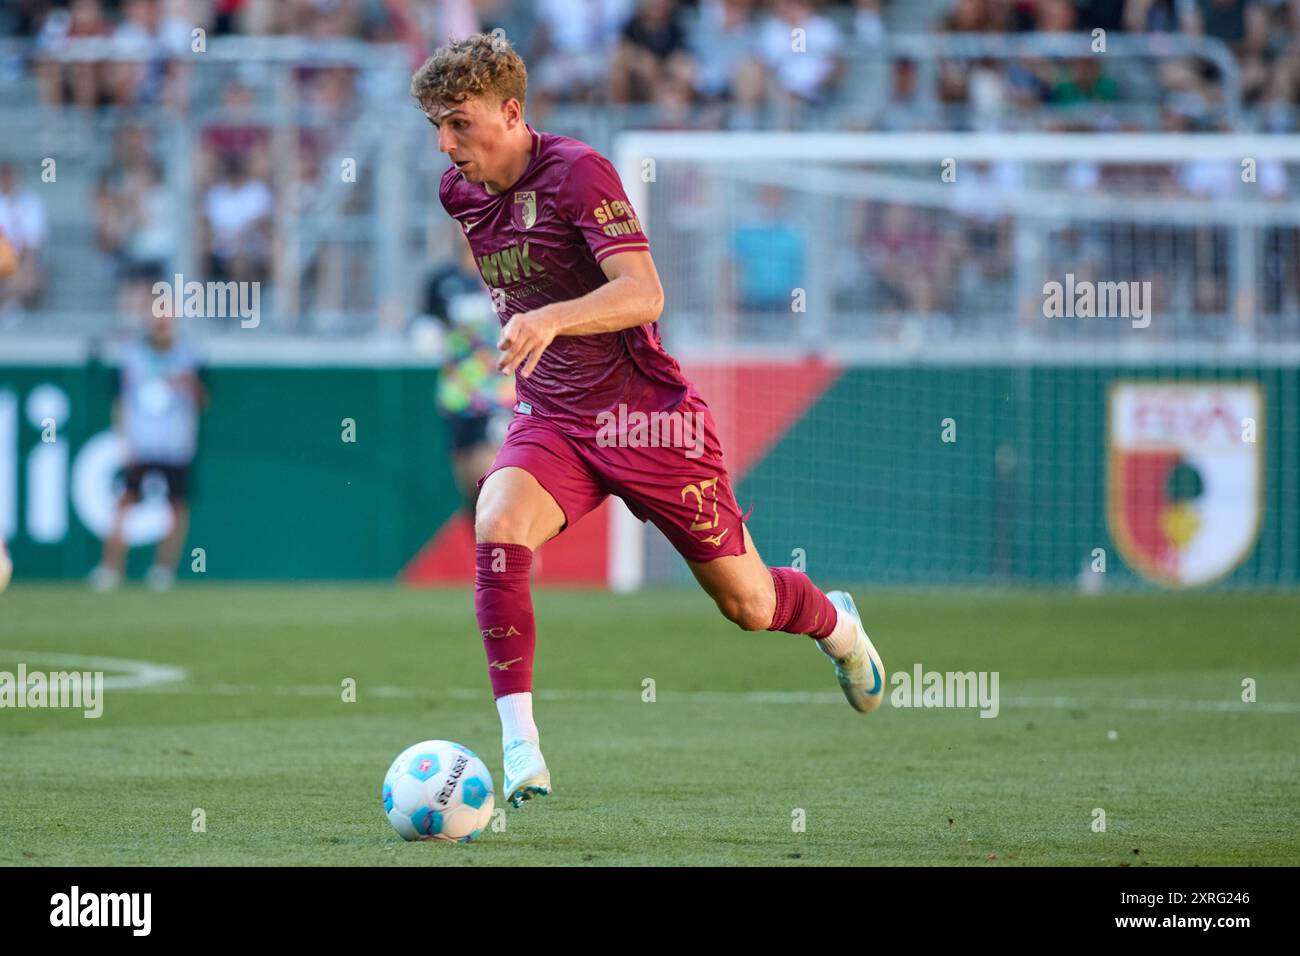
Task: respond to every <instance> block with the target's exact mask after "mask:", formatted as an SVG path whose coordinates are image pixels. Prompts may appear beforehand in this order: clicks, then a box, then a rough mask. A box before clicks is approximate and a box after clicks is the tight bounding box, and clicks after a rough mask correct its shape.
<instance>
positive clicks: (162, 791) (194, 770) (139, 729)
mask: <svg viewBox="0 0 1300 956" xmlns="http://www.w3.org/2000/svg"><path fill="white" fill-rule="evenodd" d="M856 597H857V600H858V605H859V607H860V609H861V610H862V612H863V614H864V615H865V617H866V621H867V624H868V629H869V630H870V632H871V634H872V637H873V639H874V640H875V642H876V644H877V646H878V647H879V648H880V650H881V653H882V654H883V656H884V659H885V663H886V665H887V667H888V668H889V670H890V671H891V672H896V671H900V670H911V668H912V666H913V664H915V663H917V662H919V663H921V664H922V665H923V666H924V668H925V669H927V670H937V671H966V670H976V671H997V672H998V673H999V675H1000V687H999V689H1000V694H1001V711H1000V713H999V715H998V716H997V717H996V718H994V719H986V718H981V717H979V716H978V713H977V711H975V710H972V709H967V710H955V709H953V710H925V709H921V710H916V709H901V708H895V707H893V706H891V704H890V703H889V702H888V701H887V702H886V704H885V705H884V706H883V707H882V708H881V710H880V711H878V712H877V713H875V714H873V715H871V716H868V717H863V716H861V715H858V714H855V713H854V712H853V711H851V710H850V709H849V707H848V706H847V705H846V704H845V703H844V701H843V699H842V697H841V696H840V693H839V689H838V687H837V686H836V684H835V681H834V677H833V675H832V672H831V668H830V664H829V662H828V661H827V660H826V659H825V658H824V657H822V655H820V654H818V653H817V652H816V651H815V649H814V648H812V647H811V646H810V642H809V641H808V639H807V638H802V637H795V636H792V635H785V634H773V633H765V632H763V633H756V634H745V633H743V632H741V631H739V630H738V629H736V628H735V627H734V626H732V625H731V624H729V623H727V622H726V621H724V620H723V619H722V618H721V617H719V616H718V614H717V613H716V611H715V610H714V608H713V606H712V604H711V603H710V602H709V601H708V600H707V598H705V597H704V596H703V594H700V593H698V592H694V591H655V592H647V593H643V594H639V595H636V596H632V597H618V596H614V595H608V594H603V593H585V592H564V591H547V592H541V593H539V594H537V595H536V607H537V618H538V622H539V631H540V633H539V641H538V662H537V669H536V681H537V688H538V698H539V699H538V704H537V716H538V722H539V725H540V727H541V730H542V744H543V748H544V750H545V753H546V756H547V760H548V762H549V763H550V766H551V770H552V774H553V777H554V783H555V788H556V789H555V793H554V794H553V795H552V796H551V797H548V798H546V799H543V800H540V801H535V802H532V803H529V804H526V805H525V806H524V807H523V808H522V809H520V810H513V809H507V810H506V812H505V814H504V820H505V822H506V825H505V828H504V830H501V831H498V832H492V831H491V830H489V831H487V832H485V833H484V836H483V839H482V840H481V841H480V842H478V843H476V844H470V845H448V844H428V843H425V844H420V843H414V844H406V843H403V842H402V841H401V840H400V839H399V838H398V837H397V835H396V834H395V833H394V832H393V831H392V829H391V828H390V827H389V825H388V823H387V822H386V821H385V819H384V817H383V813H382V810H381V807H380V783H381V781H382V778H383V775H384V771H385V770H386V768H387V766H388V763H389V762H390V761H391V759H392V757H393V756H394V755H395V754H396V753H397V752H398V751H400V750H401V749H402V748H404V747H406V746H407V745H409V744H411V743H414V742H416V741H418V740H422V739H425V738H430V737H444V738H448V739H452V740H456V741H459V742H461V743H464V744H466V745H467V746H469V747H471V748H473V749H474V750H476V751H477V752H478V753H479V755H480V756H482V757H483V758H484V759H485V761H486V762H487V764H488V766H489V769H490V770H491V771H492V775H493V779H494V782H495V784H496V786H497V787H498V788H499V787H500V785H501V766H500V760H501V749H500V739H499V728H498V724H497V718H496V712H495V709H494V707H493V706H492V701H491V695H490V693H489V690H488V684H487V677H486V674H485V668H484V660H483V650H482V646H481V643H480V641H479V639H478V637H477V633H476V627H475V624H474V620H473V602H472V598H471V596H470V594H469V593H468V592H467V591H409V590H401V589H398V588H396V587H382V586H373V587H372V586H323V587H272V586H257V587H234V586H219V585H213V586H209V587H194V586H189V587H180V588H178V589H177V590H175V591H173V592H171V593H168V594H163V595H154V594H151V593H147V592H144V591H142V590H139V589H134V588H128V589H126V590H124V591H121V592H118V593H115V594H111V595H95V594H91V593H88V592H87V591H85V590H83V589H80V588H76V587H60V586H40V585H32V584H23V583H19V584H18V585H16V586H14V587H13V588H11V590H10V591H9V593H7V594H4V595H2V596H0V670H7V671H14V670H16V667H17V664H18V663H19V662H20V661H21V662H24V663H26V665H27V667H28V669H29V670H46V671H50V670H60V669H66V668H67V667H68V666H69V663H70V662H71V661H72V660H75V658H72V659H70V658H68V657H66V656H63V657H57V656H53V655H79V656H84V657H98V658H117V659H126V660H130V661H139V662H149V663H150V664H153V665H165V666H167V667H171V668H179V669H181V670H183V672H184V677H183V680H181V681H179V682H171V683H160V684H151V685H146V686H144V687H138V688H133V689H127V688H119V689H112V688H110V689H108V690H107V691H106V694H105V702H104V714H103V716H102V717H101V718H100V719H98V720H88V719H85V718H84V717H83V716H82V715H81V713H80V712H76V711H67V710H13V709H3V710H0V864H6V865H15V864H16V865H44V864H51V865H53V864H62V865H86V864H110V865H122V864H125V865H132V864H163V865H187V864H217V865H227V864H305V865H346V864H402V865H413V866H450V865H475V866H480V865H481V866H487V865H496V864H579V865H580V864H596V865H619V864H632V865H641V864H780V865H785V864H789V865H819V864H959V865H960V864H969V865H976V866H1000V865H1025V864H1078V865H1098V866H1119V865H1125V864H1127V865H1134V866H1141V865H1146V864H1151V865H1161V864H1165V865H1169V864H1174V865H1189V864H1241V865H1247V864H1254V865H1278V864H1291V865H1294V864H1297V863H1300V824H1298V823H1297V817H1296V810H1295V808H1296V807H1297V806H1298V805H1300V653H1297V650H1298V649H1300V645H1298V644H1297V641H1298V640H1300V634H1297V621H1300V596H1295V595H1278V594H1271V595H1270V594H1265V595H1244V594H1208V595H1190V596H1189V595H1162V594H1151V595H1126V596H1116V595H1105V596H1097V597H1081V596H1079V597H1076V596H1062V595H1044V594H1021V593H1006V594H989V593H982V592H970V593H965V592H937V593H923V592H917V593H899V592H888V593H882V592H875V591H872V590H868V589H859V590H858V591H857V593H856ZM42 654H45V655H51V656H50V657H48V658H47V659H45V660H43V659H42ZM89 669H93V668H89ZM109 676H113V675H112V672H111V671H110V675H109ZM345 678H352V679H354V680H355V681H356V682H357V700H356V702H354V703H348V702H344V701H343V699H342V696H343V695H342V682H343V681H344V679H345ZM647 678H648V679H652V680H653V681H654V691H655V700H654V701H653V702H647V701H645V700H643V696H645V691H644V690H643V687H644V686H645V685H644V684H643V682H644V681H645V680H646V679H647ZM1245 678H1253V679H1254V680H1255V681H1256V682H1257V687H1258V701H1257V702H1256V703H1254V704H1250V703H1243V702H1242V701H1241V686H1242V681H1243V679H1245ZM1112 731H1113V732H1114V733H1113V734H1112V733H1111V732H1112ZM499 796H500V795H499V793H498V798H499ZM500 804H501V801H500V800H499V799H498V806H500ZM1097 808H1100V809H1102V810H1104V811H1105V815H1106V816H1105V821H1106V829H1105V832H1095V831H1094V828H1093V827H1094V819H1095V817H1094V810H1095V809H1097ZM196 809H202V811H203V813H204V815H205V820H206V831H205V832H194V831H193V827H192V821H193V819H194V818H193V813H194V811H195V810H196ZM800 811H802V812H800ZM800 819H802V820H803V822H804V826H803V828H802V831H801V832H800V830H799V828H798V826H797V823H798V822H799V820H800Z"/></svg>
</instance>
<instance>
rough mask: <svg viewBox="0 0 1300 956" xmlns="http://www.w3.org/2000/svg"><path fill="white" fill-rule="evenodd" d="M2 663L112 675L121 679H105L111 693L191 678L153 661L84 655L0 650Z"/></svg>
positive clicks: (141, 688)
mask: <svg viewBox="0 0 1300 956" xmlns="http://www.w3.org/2000/svg"><path fill="white" fill-rule="evenodd" d="M0 661H15V662H18V661H21V662H22V663H23V664H25V665H27V666H28V667H30V666H31V664H32V662H36V663H40V664H53V665H54V666H55V667H64V668H68V669H70V670H77V671H109V672H114V674H115V675H116V673H117V672H125V673H121V674H120V676H105V677H104V688H105V689H110V688H111V689H112V690H145V689H149V688H154V687H161V686H163V685H167V684H176V683H179V682H181V681H183V680H185V679H186V677H187V676H188V675H187V674H186V673H185V669H184V668H182V667H172V666H171V665H169V664H156V663H154V662H153V661H131V660H126V659H125V658H121V657H91V656H87V655H85V654H56V653H53V652H51V651H11V650H4V649H0Z"/></svg>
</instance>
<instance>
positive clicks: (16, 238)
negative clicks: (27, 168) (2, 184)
mask: <svg viewBox="0 0 1300 956" xmlns="http://www.w3.org/2000/svg"><path fill="white" fill-rule="evenodd" d="M0 232H3V233H4V234H5V236H6V237H7V238H8V239H9V242H10V244H11V245H12V246H13V247H14V252H17V253H18V254H19V255H22V254H23V253H24V252H26V251H27V250H29V249H39V248H40V247H41V246H42V245H43V244H44V243H45V235H46V221H45V204H44V203H43V202H41V198H40V197H39V196H37V195H36V194H35V193H34V192H32V191H31V190H28V189H16V190H15V191H14V192H12V193H0Z"/></svg>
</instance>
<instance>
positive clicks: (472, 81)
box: [411, 30, 528, 111]
mask: <svg viewBox="0 0 1300 956" xmlns="http://www.w3.org/2000/svg"><path fill="white" fill-rule="evenodd" d="M527 92H528V70H527V68H525V66H524V61H523V59H522V58H521V57H520V56H519V54H518V53H516V52H515V51H514V48H513V47H512V46H511V45H510V41H509V40H507V39H506V38H505V34H504V33H503V32H502V31H499V30H498V31H496V32H494V33H475V34H472V35H471V36H467V37H465V39H463V40H451V41H449V42H448V44H447V45H446V46H443V47H439V48H438V49H437V50H436V51H434V54H433V56H431V57H429V59H427V60H425V61H424V65H423V66H421V67H420V68H419V69H418V70H416V71H415V75H414V76H412V77H411V95H412V96H413V97H415V100H416V102H417V103H419V104H420V109H421V110H425V111H427V110H428V109H429V108H430V107H431V106H452V105H455V104H457V103H463V102H465V101H466V100H468V99H471V98H473V97H476V96H483V95H485V94H486V95H489V96H494V97H499V98H500V100H501V102H502V103H504V102H505V101H506V100H508V99H516V100H518V101H519V102H520V104H521V105H522V104H523V102H524V96H525V95H526V94H527Z"/></svg>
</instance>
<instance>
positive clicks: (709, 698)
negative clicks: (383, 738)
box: [140, 684, 1300, 714]
mask: <svg viewBox="0 0 1300 956" xmlns="http://www.w3.org/2000/svg"><path fill="white" fill-rule="evenodd" d="M140 689H142V690H148V691H150V692H153V693H164V694H215V695H220V696H226V695H230V696H257V695H264V696H272V697H337V696H339V695H340V694H341V693H342V685H341V684H340V685H339V686H332V685H329V684H299V685H266V686H264V685H259V684H167V685H154V686H150V687H142V688H140ZM357 693H358V695H369V696H373V697H388V698H399V699H416V698H419V699H427V698H430V697H433V698H439V697H440V698H444V699H452V700H470V701H474V700H481V701H488V700H490V699H491V692H490V691H489V690H488V688H486V687H483V688H479V689H474V688H469V687H450V688H442V689H438V690H432V689H421V688H416V687H391V686H383V685H381V686H376V687H368V686H366V685H365V684H359V685H358V686H357ZM533 696H534V697H536V698H537V699H539V700H549V701H557V702H560V703H565V702H568V703H573V702H580V701H595V702H609V703H636V702H639V701H640V699H641V690H640V688H639V687H638V688H629V689H628V690H536V691H534V692H533ZM658 697H659V698H660V699H661V700H663V699H667V700H688V701H690V702H692V703H716V704H825V705H834V706H840V707H842V706H843V705H844V697H843V695H842V694H837V693H833V692H830V691H711V690H698V691H690V690H687V691H659V692H658ZM1000 705H1001V706H1002V707H1014V708H1020V709H1024V710H1092V709H1106V708H1120V709H1122V710H1156V711H1202V712H1213V713H1224V712H1227V713H1252V712H1253V713H1266V714H1297V713H1300V703H1298V702H1294V701H1260V702H1256V703H1253V704H1247V703H1244V702H1242V701H1232V700H1177V699H1170V698H1144V697H1134V698H1128V699H1124V700H1115V699H1109V698H1104V697H1102V698H1092V699H1090V698H1084V697H1010V698H1006V699H1004V700H1002V701H1001V702H1000ZM899 709H900V710H901V709H907V710H911V709H913V708H899ZM924 709H936V710H945V709H946V710H965V709H969V708H924Z"/></svg>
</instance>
